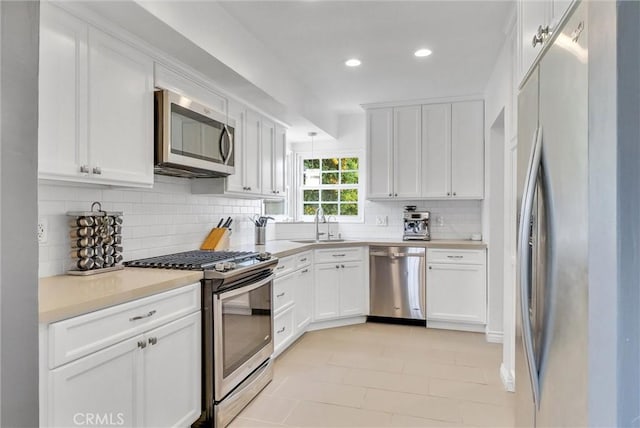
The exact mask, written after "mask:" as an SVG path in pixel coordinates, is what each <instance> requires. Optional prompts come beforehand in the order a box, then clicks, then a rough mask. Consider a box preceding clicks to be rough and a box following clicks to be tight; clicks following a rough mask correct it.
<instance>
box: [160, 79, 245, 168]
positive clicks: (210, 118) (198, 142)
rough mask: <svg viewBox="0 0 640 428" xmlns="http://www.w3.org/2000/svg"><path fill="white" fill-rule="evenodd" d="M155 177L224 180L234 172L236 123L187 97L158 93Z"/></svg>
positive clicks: (162, 91) (165, 91) (166, 92)
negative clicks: (167, 176) (159, 175)
mask: <svg viewBox="0 0 640 428" xmlns="http://www.w3.org/2000/svg"><path fill="white" fill-rule="evenodd" d="M154 122H155V173H156V174H164V175H173V176H178V177H190V178H192V177H225V176H227V175H230V174H233V173H234V172H235V168H234V150H233V145H234V132H235V121H234V120H230V119H227V116H226V115H225V114H224V113H220V112H217V111H214V110H213V109H211V108H209V107H206V106H203V105H202V104H199V103H197V102H195V101H193V100H191V99H190V98H188V97H185V96H182V95H180V94H177V93H175V92H171V91H168V90H160V91H156V92H155V120H154Z"/></svg>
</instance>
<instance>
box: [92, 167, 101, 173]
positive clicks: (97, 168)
mask: <svg viewBox="0 0 640 428" xmlns="http://www.w3.org/2000/svg"><path fill="white" fill-rule="evenodd" d="M93 173H94V174H96V175H101V174H102V168H100V167H99V166H94V167H93Z"/></svg>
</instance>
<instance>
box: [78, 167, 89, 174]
mask: <svg viewBox="0 0 640 428" xmlns="http://www.w3.org/2000/svg"><path fill="white" fill-rule="evenodd" d="M80 172H82V173H84V174H89V165H81V166H80Z"/></svg>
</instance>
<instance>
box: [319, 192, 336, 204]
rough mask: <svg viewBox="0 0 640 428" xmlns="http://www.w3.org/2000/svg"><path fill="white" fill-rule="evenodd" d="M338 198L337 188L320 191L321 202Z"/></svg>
mask: <svg viewBox="0 0 640 428" xmlns="http://www.w3.org/2000/svg"><path fill="white" fill-rule="evenodd" d="M337 200H338V191H337V190H323V191H322V202H333V201H337Z"/></svg>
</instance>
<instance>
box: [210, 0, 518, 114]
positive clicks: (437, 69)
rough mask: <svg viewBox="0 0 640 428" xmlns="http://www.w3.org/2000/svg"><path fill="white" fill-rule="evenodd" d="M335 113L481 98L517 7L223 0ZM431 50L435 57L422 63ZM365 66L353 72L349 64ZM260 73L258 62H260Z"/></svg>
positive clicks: (463, 3) (508, 3)
mask: <svg viewBox="0 0 640 428" xmlns="http://www.w3.org/2000/svg"><path fill="white" fill-rule="evenodd" d="M219 4H220V5H221V6H222V7H223V8H224V9H225V10H226V11H227V12H228V13H229V14H230V15H231V16H233V18H235V20H236V21H237V22H238V23H239V24H240V25H242V26H243V27H244V28H245V29H246V30H247V31H248V32H250V33H252V34H253V35H254V36H255V38H256V39H257V40H260V41H261V42H262V43H263V45H264V47H265V49H266V50H268V51H270V53H271V54H272V55H274V56H275V58H277V60H278V61H279V62H280V63H281V64H282V65H284V66H285V67H286V69H288V70H289V71H290V72H291V73H290V76H293V77H294V78H295V79H296V80H298V81H299V82H300V83H301V84H302V85H304V86H305V87H306V88H308V91H309V93H312V94H314V95H315V96H316V97H317V98H319V99H321V100H322V101H323V102H325V103H326V104H327V105H328V107H329V108H330V109H332V110H333V111H335V112H336V113H350V112H356V111H361V109H360V107H359V106H360V105H361V104H366V103H376V102H386V101H405V100H413V99H424V98H439V97H452V96H464V95H473V94H481V93H482V92H483V91H484V87H485V85H486V83H487V80H488V78H489V75H490V74H491V71H492V70H493V66H494V63H495V60H496V58H497V56H498V53H499V52H500V49H501V47H502V44H503V43H504V40H505V34H504V30H505V25H506V23H507V20H508V19H509V15H510V14H511V13H512V10H513V7H514V3H513V2H511V1H222V2H219ZM422 47H426V48H429V49H431V50H432V51H433V54H432V55H431V56H429V57H426V58H416V57H414V55H413V52H414V51H415V50H416V49H418V48H422ZM354 57H355V58H358V59H360V60H361V61H362V65H361V66H360V67H356V68H349V67H346V66H345V65H344V61H345V60H347V59H349V58H354ZM256 66H258V67H259V64H256Z"/></svg>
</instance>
